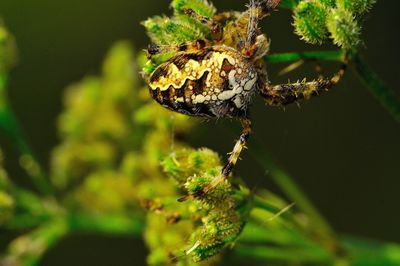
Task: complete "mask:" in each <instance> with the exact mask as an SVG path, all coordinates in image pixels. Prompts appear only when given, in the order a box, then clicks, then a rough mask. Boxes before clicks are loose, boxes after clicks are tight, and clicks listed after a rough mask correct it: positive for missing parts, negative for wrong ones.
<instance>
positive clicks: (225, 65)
mask: <svg viewBox="0 0 400 266" xmlns="http://www.w3.org/2000/svg"><path fill="white" fill-rule="evenodd" d="M234 67H235V66H234V65H232V64H231V63H229V61H228V59H224V61H223V62H222V66H221V71H222V70H223V71H225V73H226V75H228V73H229V72H230V71H231V70H232V69H233V68H234Z"/></svg>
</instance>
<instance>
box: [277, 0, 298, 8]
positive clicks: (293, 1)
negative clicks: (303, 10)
mask: <svg viewBox="0 0 400 266" xmlns="http://www.w3.org/2000/svg"><path fill="white" fill-rule="evenodd" d="M298 2H299V1H298V0H281V3H280V4H279V7H282V8H288V9H294V8H295V7H296V6H297V4H298Z"/></svg>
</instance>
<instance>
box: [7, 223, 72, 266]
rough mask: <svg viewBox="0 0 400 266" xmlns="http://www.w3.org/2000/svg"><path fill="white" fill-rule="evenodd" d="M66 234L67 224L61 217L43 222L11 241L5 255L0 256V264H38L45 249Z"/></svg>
mask: <svg viewBox="0 0 400 266" xmlns="http://www.w3.org/2000/svg"><path fill="white" fill-rule="evenodd" d="M66 234H68V226H67V224H66V223H65V221H64V220H63V219H62V218H58V219H55V220H52V221H50V222H48V223H45V224H43V225H42V226H40V227H38V228H37V229H35V230H33V231H32V232H30V233H27V234H25V235H22V236H19V237H17V238H16V239H15V240H14V241H12V242H11V243H10V245H9V249H8V252H7V254H6V255H5V257H4V258H0V265H8V264H7V262H11V263H15V265H21V266H35V265H38V264H39V262H40V260H41V258H42V257H43V255H44V254H45V253H46V251H48V250H49V249H50V248H52V247H53V246H54V245H56V244H57V243H58V242H59V241H60V240H61V239H62V238H63V237H64V236H65V235H66ZM3 263H4V264H3ZM13 265H14V264H13Z"/></svg>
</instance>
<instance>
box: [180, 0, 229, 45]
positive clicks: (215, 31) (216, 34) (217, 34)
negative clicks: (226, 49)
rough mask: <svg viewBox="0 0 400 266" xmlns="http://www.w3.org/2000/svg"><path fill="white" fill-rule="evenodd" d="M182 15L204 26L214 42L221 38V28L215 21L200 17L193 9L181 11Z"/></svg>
mask: <svg viewBox="0 0 400 266" xmlns="http://www.w3.org/2000/svg"><path fill="white" fill-rule="evenodd" d="M182 13H183V14H186V15H188V16H189V17H191V18H192V19H194V20H196V21H198V22H200V23H201V24H203V25H204V26H206V27H208V28H209V29H210V31H211V34H212V37H213V39H214V40H216V41H219V40H221V38H222V27H221V25H220V23H219V22H218V21H217V20H214V19H210V18H208V17H205V16H202V15H200V14H199V13H197V12H196V11H194V10H193V9H190V8H187V9H182Z"/></svg>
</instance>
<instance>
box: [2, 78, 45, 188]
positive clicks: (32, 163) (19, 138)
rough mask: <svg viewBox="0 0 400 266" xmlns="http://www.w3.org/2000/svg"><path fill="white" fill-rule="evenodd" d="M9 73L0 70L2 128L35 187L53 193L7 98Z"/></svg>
mask: <svg viewBox="0 0 400 266" xmlns="http://www.w3.org/2000/svg"><path fill="white" fill-rule="evenodd" d="M6 88H7V75H6V74H5V73H1V72H0V129H2V130H3V131H4V132H5V133H6V134H7V136H8V137H9V138H10V139H11V140H12V142H13V143H14V144H15V146H16V148H17V149H18V151H19V153H20V154H21V158H20V162H21V166H22V167H23V168H24V169H25V170H26V171H27V173H28V174H29V176H31V178H32V180H33V183H34V185H35V187H36V188H37V189H38V190H39V191H40V192H41V193H43V194H44V195H49V194H51V193H52V188H51V185H50V184H49V182H48V181H47V179H46V178H45V176H44V174H43V170H42V169H43V168H42V167H41V166H40V164H39V161H38V160H37V158H36V157H35V156H34V153H33V152H32V149H31V148H30V146H29V144H28V141H26V139H25V136H24V134H23V132H22V130H21V128H20V126H19V124H18V121H17V119H16V117H15V115H14V113H13V111H12V109H11V107H10V105H9V102H8V98H7V90H6Z"/></svg>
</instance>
